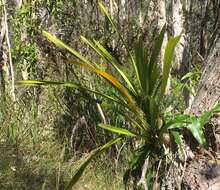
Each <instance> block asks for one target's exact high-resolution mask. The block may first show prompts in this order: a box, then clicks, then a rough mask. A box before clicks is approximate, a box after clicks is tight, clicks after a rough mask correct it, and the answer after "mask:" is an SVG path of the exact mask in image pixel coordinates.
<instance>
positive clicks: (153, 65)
mask: <svg viewBox="0 0 220 190" xmlns="http://www.w3.org/2000/svg"><path fill="white" fill-rule="evenodd" d="M165 31H166V25H164V26H163V28H162V30H161V32H160V34H159V36H158V38H157V40H156V42H155V45H154V48H153V51H152V54H151V57H150V61H149V73H148V75H149V78H150V83H149V91H150V94H152V92H153V89H154V88H155V85H156V79H157V78H158V73H159V71H158V66H157V59H158V57H159V54H160V52H161V47H162V44H163V39H164V34H165Z"/></svg>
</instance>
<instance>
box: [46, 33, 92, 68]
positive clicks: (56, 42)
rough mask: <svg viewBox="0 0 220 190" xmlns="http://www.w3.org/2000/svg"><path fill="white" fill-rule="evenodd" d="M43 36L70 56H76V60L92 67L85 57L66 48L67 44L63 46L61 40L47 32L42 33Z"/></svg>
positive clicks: (68, 47)
mask: <svg viewBox="0 0 220 190" xmlns="http://www.w3.org/2000/svg"><path fill="white" fill-rule="evenodd" d="M43 35H44V36H45V37H46V38H47V39H48V40H49V41H51V42H52V43H54V44H55V45H56V46H58V47H60V48H63V49H66V50H67V51H69V52H70V53H71V54H73V55H74V56H76V57H77V58H78V59H80V60H81V61H83V62H85V63H86V64H88V65H92V62H90V61H89V60H88V59H87V58H86V57H84V56H82V55H81V54H80V53H79V52H77V51H76V50H74V49H73V48H71V47H70V46H68V45H67V44H65V43H64V42H63V41H62V40H60V39H58V38H57V37H56V36H54V35H52V34H51V33H49V32H46V31H43Z"/></svg>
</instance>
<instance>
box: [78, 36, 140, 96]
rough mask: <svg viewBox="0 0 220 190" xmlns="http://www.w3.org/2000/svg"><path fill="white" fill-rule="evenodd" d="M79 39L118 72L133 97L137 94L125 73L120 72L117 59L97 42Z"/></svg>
mask: <svg viewBox="0 0 220 190" xmlns="http://www.w3.org/2000/svg"><path fill="white" fill-rule="evenodd" d="M81 39H82V40H83V42H85V43H86V44H88V45H89V46H90V47H91V48H92V49H93V50H94V51H95V52H96V53H97V54H98V55H100V56H101V57H102V58H104V59H105V60H106V61H108V62H109V63H110V64H111V65H112V66H113V67H114V68H115V69H116V71H118V73H119V74H120V75H121V77H122V78H123V79H124V81H125V82H126V83H127V85H128V87H129V89H130V90H131V91H132V93H133V94H134V95H136V94H137V92H136V90H135V88H134V85H133V84H132V82H131V81H130V79H129V78H128V76H127V75H126V73H125V72H123V71H122V69H121V66H120V64H119V62H118V61H117V59H116V58H115V57H113V56H112V55H111V54H110V53H109V52H108V51H107V50H106V49H105V48H104V47H103V46H102V45H101V44H100V43H99V42H98V41H96V40H94V42H95V44H94V43H93V42H91V41H90V40H88V39H86V38H85V37H83V36H81Z"/></svg>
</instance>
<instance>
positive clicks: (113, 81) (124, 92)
mask: <svg viewBox="0 0 220 190" xmlns="http://www.w3.org/2000/svg"><path fill="white" fill-rule="evenodd" d="M70 63H72V64H75V65H79V66H81V67H83V68H86V69H88V70H89V71H91V72H94V73H96V74H98V75H100V76H101V77H103V78H104V79H106V80H107V81H108V82H109V83H110V84H111V85H112V86H113V87H114V88H115V89H116V90H117V91H118V92H119V93H120V94H121V95H122V97H123V98H124V99H125V100H126V102H127V104H128V106H129V107H130V109H131V110H133V111H135V112H137V113H140V112H141V111H140V109H139V108H138V107H137V106H136V102H135V100H134V99H133V98H132V96H131V95H130V94H129V92H128V90H127V88H126V87H124V86H123V85H122V84H121V83H120V82H119V81H118V80H117V79H116V78H115V77H114V76H112V75H110V74H108V73H107V72H105V71H102V70H100V69H98V68H96V67H94V66H91V65H88V64H85V63H82V62H78V61H71V62H70Z"/></svg>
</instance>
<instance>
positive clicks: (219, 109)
mask: <svg viewBox="0 0 220 190" xmlns="http://www.w3.org/2000/svg"><path fill="white" fill-rule="evenodd" d="M215 113H220V103H219V104H217V105H216V106H215V107H213V108H212V109H210V110H209V111H206V112H204V113H203V114H202V115H201V116H200V124H201V125H202V126H204V125H205V124H206V123H207V122H208V121H209V120H210V119H211V117H212V116H213V114H215Z"/></svg>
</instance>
